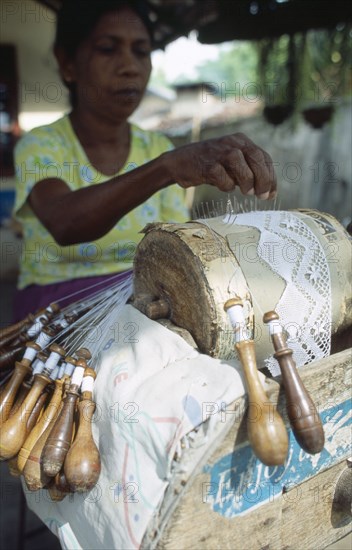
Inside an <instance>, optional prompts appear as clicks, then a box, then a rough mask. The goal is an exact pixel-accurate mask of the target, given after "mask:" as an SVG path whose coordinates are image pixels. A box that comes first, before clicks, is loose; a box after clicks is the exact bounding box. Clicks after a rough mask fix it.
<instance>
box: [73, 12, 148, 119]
mask: <svg viewBox="0 0 352 550" xmlns="http://www.w3.org/2000/svg"><path fill="white" fill-rule="evenodd" d="M78 24H79V22H78ZM65 72H66V74H67V73H69V78H70V80H71V81H72V82H73V83H75V86H76V91H77V102H78V108H79V110H82V109H83V110H88V111H89V112H90V113H91V114H95V115H98V116H99V117H104V118H105V119H107V120H110V121H111V122H119V121H122V120H126V119H127V118H128V117H129V116H130V115H131V114H132V113H133V111H134V110H135V109H136V108H137V107H138V105H139V103H140V101H141V99H142V97H143V94H144V91H145V88H146V86H147V83H148V80H149V77H150V73H151V40H150V36H149V33H148V31H147V29H146V27H145V26H144V24H143V22H142V21H141V19H140V18H139V17H138V15H136V13H135V12H134V11H132V10H131V9H129V8H127V7H126V8H123V9H120V10H119V11H113V12H107V13H105V14H104V15H103V16H102V17H101V18H100V19H99V21H98V23H97V24H96V26H95V28H94V29H93V31H92V33H91V34H90V36H89V37H88V38H87V39H86V40H85V41H84V42H83V43H82V44H81V45H80V46H79V48H78V50H77V52H76V55H75V57H74V59H73V60H72V61H70V62H69V63H68V64H67V66H66V69H65Z"/></svg>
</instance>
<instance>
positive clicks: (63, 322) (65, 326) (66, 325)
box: [60, 318, 70, 328]
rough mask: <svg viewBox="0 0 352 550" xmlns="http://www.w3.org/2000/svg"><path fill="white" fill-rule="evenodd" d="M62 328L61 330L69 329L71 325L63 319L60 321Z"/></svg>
mask: <svg viewBox="0 0 352 550" xmlns="http://www.w3.org/2000/svg"><path fill="white" fill-rule="evenodd" d="M60 326H61V328H67V327H68V326H70V325H69V323H68V322H67V321H66V319H65V318H63V319H61V321H60Z"/></svg>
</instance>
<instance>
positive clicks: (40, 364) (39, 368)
mask: <svg viewBox="0 0 352 550" xmlns="http://www.w3.org/2000/svg"><path fill="white" fill-rule="evenodd" d="M43 369H44V361H42V360H41V359H37V360H36V362H35V363H34V365H33V372H32V374H40V373H41V372H43Z"/></svg>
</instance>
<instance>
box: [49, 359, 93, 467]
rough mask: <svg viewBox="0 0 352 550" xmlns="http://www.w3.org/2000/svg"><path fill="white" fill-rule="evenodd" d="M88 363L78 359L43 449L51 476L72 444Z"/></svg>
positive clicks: (61, 463)
mask: <svg viewBox="0 0 352 550" xmlns="http://www.w3.org/2000/svg"><path fill="white" fill-rule="evenodd" d="M86 368H87V363H86V361H85V360H84V359H78V360H77V363H76V369H75V371H74V373H73V376H72V381H71V385H70V387H69V388H68V390H67V392H66V396H65V398H64V403H63V406H62V409H61V411H60V415H59V417H58V419H57V421H56V422H55V425H54V427H53V429H52V431H51V432H50V436H49V437H48V439H47V441H46V444H45V447H44V450H43V471H44V473H45V474H46V475H48V476H49V477H54V476H56V475H57V474H58V473H59V471H60V470H61V468H62V466H63V463H64V460H65V457H66V455H67V452H68V450H69V448H70V446H71V441H72V433H73V422H74V413H75V409H76V402H77V399H78V396H79V393H78V392H79V388H80V385H81V381H82V378H83V373H84V370H85V369H86Z"/></svg>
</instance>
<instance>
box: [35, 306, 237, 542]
mask: <svg viewBox="0 0 352 550" xmlns="http://www.w3.org/2000/svg"><path fill="white" fill-rule="evenodd" d="M114 329H115V331H114V334H115V337H114V339H112V338H108V335H106V336H105V340H103V341H102V347H103V350H102V354H101V359H100V364H99V366H98V368H97V371H98V376H97V378H96V382H95V389H94V395H95V400H96V403H97V412H96V418H95V422H94V424H93V435H94V439H95V441H96V443H97V444H98V446H99V450H100V453H101V459H102V472H101V475H100V478H99V481H98V484H97V486H96V487H95V488H94V489H93V490H92V491H90V492H89V493H87V494H84V495H79V494H77V493H76V494H75V495H71V496H67V497H66V498H65V499H64V500H63V501H62V502H59V503H54V502H52V501H51V500H50V497H49V495H48V494H47V492H46V491H45V490H43V491H40V492H39V493H29V492H28V491H27V490H25V492H26V495H27V500H28V504H29V506H30V508H32V509H33V510H34V512H35V513H37V514H38V515H39V517H40V518H41V519H42V520H43V521H44V523H45V524H46V525H48V527H49V528H50V529H51V530H52V531H53V532H54V533H56V534H57V535H58V536H59V538H60V541H61V544H62V546H63V547H64V548H69V549H73V548H84V549H94V550H98V549H100V548H101V549H105V550H106V549H124V550H125V549H130V548H138V547H139V545H140V543H141V541H142V538H143V535H144V533H145V530H146V528H147V526H148V523H149V521H150V520H151V518H152V516H153V514H154V513H155V511H156V510H157V508H158V505H159V503H160V502H161V501H162V499H163V494H164V491H165V489H166V487H167V484H168V480H169V479H170V475H171V474H170V469H171V463H172V459H173V456H174V453H175V449H176V447H177V445H178V444H179V442H180V440H181V438H182V437H184V436H185V434H187V433H188V432H190V431H192V430H193V429H194V428H195V427H196V426H198V425H200V424H201V423H202V422H203V421H205V420H206V418H207V414H206V413H207V412H209V413H212V412H215V411H218V415H216V414H214V415H213V416H212V417H211V419H212V420H213V421H214V422H210V423H209V429H211V426H212V425H213V426H215V425H216V423H217V422H220V421H221V414H220V409H221V405H222V404H223V406H225V405H228V404H230V403H231V402H232V401H234V400H235V399H237V398H238V397H240V396H241V395H243V394H244V393H245V390H244V386H243V381H242V375H241V369H240V367H239V366H238V363H237V362H236V361H231V362H227V363H225V362H223V361H221V360H218V359H212V358H210V357H208V356H206V355H202V354H200V353H198V352H197V351H196V350H194V349H193V348H192V347H191V346H190V345H189V344H187V343H186V342H185V341H184V340H183V339H182V338H181V337H180V336H178V335H177V334H174V333H173V332H171V331H170V330H168V329H166V328H165V327H163V326H161V325H160V324H159V323H157V322H155V321H151V320H150V319H148V318H147V317H145V316H144V315H142V314H141V313H140V312H139V311H137V310H136V309H134V308H133V307H132V306H130V305H127V306H125V307H124V308H123V310H122V312H121V314H120V316H119V318H118V326H116V323H115V326H114ZM110 336H111V333H110ZM217 425H218V424H217Z"/></svg>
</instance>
